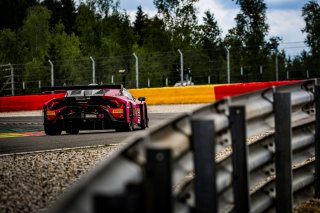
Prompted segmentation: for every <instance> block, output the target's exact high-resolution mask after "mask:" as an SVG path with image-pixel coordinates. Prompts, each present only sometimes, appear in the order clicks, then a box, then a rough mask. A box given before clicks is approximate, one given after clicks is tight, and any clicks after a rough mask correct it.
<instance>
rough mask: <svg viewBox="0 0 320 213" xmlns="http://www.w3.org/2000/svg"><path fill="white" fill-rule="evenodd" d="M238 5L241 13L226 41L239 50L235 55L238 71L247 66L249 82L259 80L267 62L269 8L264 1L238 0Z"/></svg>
mask: <svg viewBox="0 0 320 213" xmlns="http://www.w3.org/2000/svg"><path fill="white" fill-rule="evenodd" d="M236 3H237V4H239V6H240V13H239V14H238V15H237V16H236V18H235V21H236V27H234V28H232V29H230V30H229V34H228V35H227V36H226V40H225V41H226V43H227V44H231V46H232V48H233V49H236V50H237V53H236V55H233V57H235V58H234V59H233V60H234V61H235V66H236V70H240V66H245V67H246V72H247V77H248V78H247V80H249V77H251V79H254V80H257V77H258V76H259V73H260V65H264V61H266V55H265V48H266V40H265V37H266V35H267V34H268V30H269V26H268V24H267V23H266V9H267V6H266V4H265V3H264V2H263V0H237V1H236ZM233 52H234V51H233ZM239 53H240V54H239ZM239 56H241V57H239Z"/></svg>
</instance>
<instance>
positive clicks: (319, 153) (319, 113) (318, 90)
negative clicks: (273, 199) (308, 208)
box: [314, 85, 320, 199]
mask: <svg viewBox="0 0 320 213" xmlns="http://www.w3.org/2000/svg"><path fill="white" fill-rule="evenodd" d="M315 108H316V126H315V131H316V133H315V169H314V170H315V174H314V182H315V183H314V192H315V194H314V197H315V198H318V199H319V198H320V85H316V86H315Z"/></svg>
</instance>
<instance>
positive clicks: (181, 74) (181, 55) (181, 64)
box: [178, 49, 183, 86]
mask: <svg viewBox="0 0 320 213" xmlns="http://www.w3.org/2000/svg"><path fill="white" fill-rule="evenodd" d="M178 52H179V54H180V69H181V70H180V79H181V86H183V54H182V52H181V51H180V49H178Z"/></svg>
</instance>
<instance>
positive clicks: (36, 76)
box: [0, 0, 320, 94]
mask: <svg viewBox="0 0 320 213" xmlns="http://www.w3.org/2000/svg"><path fill="white" fill-rule="evenodd" d="M230 1H231V0H230ZM197 2H198V0H153V3H154V5H155V7H156V9H157V14H156V15H154V16H149V15H148V14H146V13H145V12H144V11H143V8H142V7H141V6H139V7H138V8H137V11H136V15H135V19H134V20H130V17H129V14H128V13H127V12H126V11H125V10H123V9H121V8H120V7H119V5H120V0H83V1H75V0H42V1H40V0H1V1H0V20H1V22H0V72H1V76H0V77H1V79H0V85H3V86H0V94H5V93H4V92H2V93H1V91H5V90H6V89H8V88H6V85H8V87H10V79H9V78H8V76H9V75H10V72H9V75H8V72H7V71H6V70H10V69H8V64H10V68H12V69H14V72H15V74H14V82H15V84H16V85H15V87H16V88H17V90H18V88H22V87H24V88H31V87H34V85H36V86H37V85H38V82H39V81H42V85H50V64H49V62H48V61H49V60H50V62H52V63H53V65H54V73H55V85H63V84H77V85H83V84H88V83H90V82H91V79H92V77H91V66H92V61H91V60H90V57H92V58H91V59H94V61H95V66H96V76H97V81H98V83H100V82H101V83H110V82H111V78H112V79H113V80H114V82H116V83H117V82H122V81H123V80H125V81H126V82H125V83H126V86H127V87H135V58H134V57H133V53H135V54H136V55H137V56H138V58H139V82H140V87H147V86H148V84H147V79H149V80H150V82H151V86H152V87H155V86H164V85H166V83H169V85H173V84H174V83H176V82H177V81H179V80H180V71H179V69H180V55H179V53H178V50H181V51H182V52H183V57H184V69H185V72H184V73H186V76H185V78H190V77H192V81H193V82H194V83H195V84H206V83H209V82H208V81H209V79H210V83H225V82H226V81H227V77H226V67H227V59H226V55H227V50H230V51H229V52H230V68H231V69H230V71H231V82H245V81H269V80H277V79H276V78H278V80H285V79H287V78H290V79H306V78H312V77H318V76H319V67H320V39H318V38H319V37H320V5H319V3H318V2H317V1H316V0H311V1H309V2H308V3H306V4H305V5H304V6H303V8H301V16H302V17H303V19H304V21H305V27H304V28H303V29H302V30H303V32H304V33H305V34H306V40H305V43H306V45H307V46H308V47H309V49H310V51H308V52H307V51H303V52H301V53H300V54H299V55H297V56H294V57H289V56H288V55H287V53H286V52H285V50H281V51H280V50H279V44H280V42H281V39H280V37H277V36H275V37H270V35H269V34H268V33H269V26H268V24H267V20H266V11H267V9H268V8H267V5H266V3H264V1H263V0H233V2H234V4H237V5H238V6H239V8H240V10H239V11H240V12H239V13H238V14H237V16H236V17H235V22H236V25H235V27H233V28H232V29H229V31H228V32H227V33H226V35H225V36H224V37H222V31H221V28H220V27H219V23H218V22H217V20H216V19H215V15H214V12H215V11H209V10H208V11H206V12H205V13H204V14H198V12H197V8H196V6H195V4H196V3H197ZM199 17H202V20H199ZM276 65H277V66H276ZM119 70H125V72H124V73H119ZM276 71H277V73H278V76H276ZM288 73H290V76H288ZM22 82H24V83H23V86H22ZM30 91H31V90H30ZM31 92H32V91H31Z"/></svg>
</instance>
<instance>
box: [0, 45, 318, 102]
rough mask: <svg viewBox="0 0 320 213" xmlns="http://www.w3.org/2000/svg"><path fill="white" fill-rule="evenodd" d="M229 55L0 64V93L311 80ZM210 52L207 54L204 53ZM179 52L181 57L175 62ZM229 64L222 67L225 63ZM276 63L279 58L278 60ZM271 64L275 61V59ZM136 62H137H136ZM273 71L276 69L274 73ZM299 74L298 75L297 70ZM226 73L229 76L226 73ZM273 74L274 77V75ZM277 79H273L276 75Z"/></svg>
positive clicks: (309, 73) (267, 62)
mask: <svg viewBox="0 0 320 213" xmlns="http://www.w3.org/2000/svg"><path fill="white" fill-rule="evenodd" d="M232 51H233V54H230V58H228V57H227V53H226V51H225V49H223V50H216V51H213V50H207V52H206V51H197V50H182V51H181V52H182V55H180V54H179V52H178V51H171V52H157V53H148V54H142V53H139V52H136V53H134V54H135V55H136V56H137V57H135V56H134V54H130V55H122V56H110V57H86V58H81V59H75V60H56V61H55V60H52V61H51V60H49V61H47V62H37V61H32V62H29V63H27V64H2V65H0V76H1V79H0V85H1V87H0V95H1V96H6V95H23V94H34V93H39V92H40V88H41V87H42V86H53V85H54V86H63V85H66V86H67V85H68V86H70V85H88V84H90V83H97V84H123V85H124V86H125V87H126V88H136V87H137V83H138V86H139V88H146V87H163V86H174V85H175V84H176V83H179V82H180V81H181V74H182V72H181V67H183V80H184V81H186V82H192V83H193V84H195V85H200V84H220V83H229V82H228V79H230V83H236V82H251V81H271V80H288V79H297V78H299V76H300V78H301V76H302V77H303V78H309V77H310V78H312V77H315V76H314V75H312V71H308V70H304V68H301V69H299V70H293V71H292V70H291V71H290V73H289V70H287V69H286V65H285V62H284V59H283V58H279V60H278V59H277V61H276V59H275V56H270V57H269V58H266V60H264V61H263V62H261V63H256V62H251V63H249V64H244V65H242V64H241V63H240V62H239V60H238V59H237V55H236V51H235V50H231V51H230V52H231V53H232ZM210 55H211V56H210ZM181 56H182V60H181ZM228 60H229V62H230V70H228V66H227V62H228ZM278 61H279V62H278ZM276 62H277V63H276ZM137 64H138V66H137ZM276 71H277V72H278V73H276ZM301 73H302V74H301ZM228 75H229V76H228ZM276 75H278V76H276ZM277 77H278V79H277Z"/></svg>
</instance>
